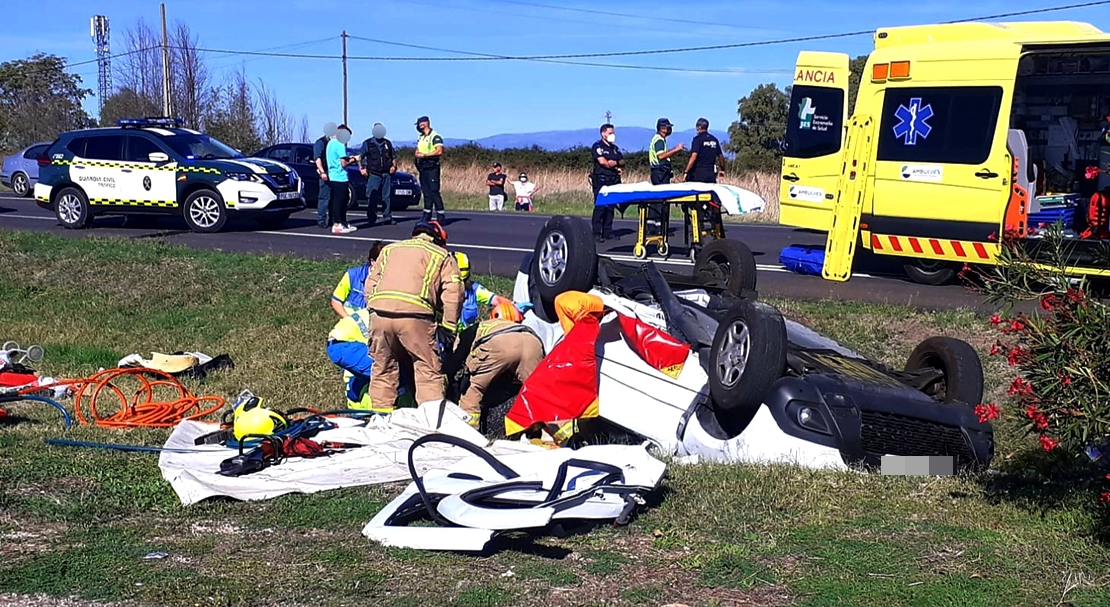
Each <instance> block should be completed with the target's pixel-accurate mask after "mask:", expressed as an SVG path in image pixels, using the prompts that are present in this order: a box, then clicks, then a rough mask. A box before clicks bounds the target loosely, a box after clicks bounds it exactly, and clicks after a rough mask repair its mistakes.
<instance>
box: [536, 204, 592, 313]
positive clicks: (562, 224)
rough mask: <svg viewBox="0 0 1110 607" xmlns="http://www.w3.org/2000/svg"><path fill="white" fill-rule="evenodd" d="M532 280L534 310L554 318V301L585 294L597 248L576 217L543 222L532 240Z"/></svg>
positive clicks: (559, 216) (585, 224)
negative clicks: (562, 296)
mask: <svg viewBox="0 0 1110 607" xmlns="http://www.w3.org/2000/svg"><path fill="white" fill-rule="evenodd" d="M534 251H535V252H534V254H533V255H532V272H531V274H532V277H533V280H534V281H535V283H536V294H537V295H538V296H539V301H537V302H534V303H535V304H536V306H537V307H539V306H543V307H544V309H545V312H547V316H548V317H549V318H555V298H556V297H558V296H559V295H560V294H562V293H566V292H567V291H583V292H585V291H589V290H590V289H592V288H593V286H594V283H595V281H596V280H597V248H596V247H595V245H594V239H593V232H592V230H591V229H590V225H589V224H588V223H586V222H585V221H583V220H582V219H580V218H577V217H568V216H565V215H558V216H555V217H552V218H551V219H548V220H547V223H545V224H544V226H543V228H542V229H540V234H539V236H538V237H537V238H536V246H535V249H534Z"/></svg>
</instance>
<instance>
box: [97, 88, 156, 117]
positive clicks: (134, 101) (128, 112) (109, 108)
mask: <svg viewBox="0 0 1110 607" xmlns="http://www.w3.org/2000/svg"><path fill="white" fill-rule="evenodd" d="M161 113H162V110H161V106H160V105H159V104H157V103H155V102H154V101H152V100H150V99H147V98H146V97H144V96H143V95H140V94H139V93H138V92H137V91H135V90H134V89H129V88H122V89H120V90H119V91H118V92H117V93H115V94H114V95H112V96H111V97H109V98H107V99H105V100H104V109H102V110H100V124H102V125H104V126H112V125H114V124H115V123H116V121H117V120H119V119H120V118H142V117H145V116H157V115H159V114H161Z"/></svg>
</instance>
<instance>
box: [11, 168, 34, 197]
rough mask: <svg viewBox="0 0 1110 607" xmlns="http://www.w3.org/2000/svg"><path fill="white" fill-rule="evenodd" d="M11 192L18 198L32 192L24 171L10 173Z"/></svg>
mask: <svg viewBox="0 0 1110 607" xmlns="http://www.w3.org/2000/svg"><path fill="white" fill-rule="evenodd" d="M12 192H14V193H15V195H16V196H19V197H20V198H26V197H28V196H30V195H31V194H33V193H34V188H32V187H31V182H30V180H28V179H27V175H26V174H25V173H21V172H16V173H14V174H12Z"/></svg>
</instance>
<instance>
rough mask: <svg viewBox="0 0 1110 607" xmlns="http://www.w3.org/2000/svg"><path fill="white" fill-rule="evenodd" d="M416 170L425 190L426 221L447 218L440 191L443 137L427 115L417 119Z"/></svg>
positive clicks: (441, 221)
mask: <svg viewBox="0 0 1110 607" xmlns="http://www.w3.org/2000/svg"><path fill="white" fill-rule="evenodd" d="M416 131H417V132H418V133H420V138H419V139H417V140H416V170H417V171H418V172H419V173H420V188H421V189H422V190H423V191H424V218H423V220H424V221H439V222H440V223H443V222H445V221H446V220H447V215H446V214H445V213H444V212H443V197H442V196H440V193H439V161H440V158H442V157H443V137H440V136H439V133H437V132H435V131H433V130H432V123H431V120H430V119H429V118H428V117H427V116H421V117H420V118H417V119H416Z"/></svg>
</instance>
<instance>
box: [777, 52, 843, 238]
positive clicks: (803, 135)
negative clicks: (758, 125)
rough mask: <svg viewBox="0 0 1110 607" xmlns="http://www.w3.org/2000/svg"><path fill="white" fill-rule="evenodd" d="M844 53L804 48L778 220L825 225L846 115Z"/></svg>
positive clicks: (818, 227)
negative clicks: (822, 51)
mask: <svg viewBox="0 0 1110 607" xmlns="http://www.w3.org/2000/svg"><path fill="white" fill-rule="evenodd" d="M848 73H849V72H848V55H846V54H844V53H818V52H810V51H803V52H801V53H800V54H799V55H798V63H797V68H796V69H795V70H794V85H793V87H792V89H791V93H790V112H789V113H788V114H787V123H786V139H785V140H784V141H783V158H782V183H781V189H780V192H779V201H780V203H781V211H780V214H781V221H782V223H784V224H786V225H792V226H799V227H806V228H810V229H815V230H828V228H829V225H830V221H831V220H832V209H833V203H834V202H835V200H836V188H837V182H838V181H839V179H840V173H841V162H842V159H841V148H842V147H843V145H844V135H845V124H846V123H847V120H848V101H847V100H848Z"/></svg>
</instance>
